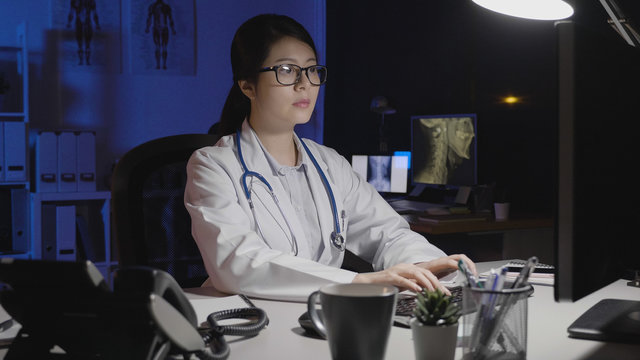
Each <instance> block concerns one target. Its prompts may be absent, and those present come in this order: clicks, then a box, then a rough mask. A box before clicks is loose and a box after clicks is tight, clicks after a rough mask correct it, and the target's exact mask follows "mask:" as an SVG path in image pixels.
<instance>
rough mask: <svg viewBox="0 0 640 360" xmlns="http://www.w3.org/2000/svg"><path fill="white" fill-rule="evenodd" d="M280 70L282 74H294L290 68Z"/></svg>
mask: <svg viewBox="0 0 640 360" xmlns="http://www.w3.org/2000/svg"><path fill="white" fill-rule="evenodd" d="M279 70H280V73H282V74H291V72H293V69H292V68H291V67H289V66H280V69H279Z"/></svg>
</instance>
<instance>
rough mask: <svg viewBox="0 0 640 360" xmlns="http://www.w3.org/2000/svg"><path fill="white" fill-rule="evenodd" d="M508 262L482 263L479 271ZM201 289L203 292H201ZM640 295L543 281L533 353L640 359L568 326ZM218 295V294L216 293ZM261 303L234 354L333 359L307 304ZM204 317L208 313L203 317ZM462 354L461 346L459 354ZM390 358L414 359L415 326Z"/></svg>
mask: <svg viewBox="0 0 640 360" xmlns="http://www.w3.org/2000/svg"><path fill="white" fill-rule="evenodd" d="M503 263H504V262H494V263H482V264H478V268H479V271H485V269H486V268H487V267H488V268H490V267H491V266H494V265H495V264H497V265H500V264H503ZM187 293H188V296H189V297H197V298H199V299H202V298H203V296H207V294H213V296H219V294H218V295H215V292H214V291H213V289H207V288H199V289H188V290H187ZM196 293H197V294H198V295H196ZM609 297H612V298H619V299H630V300H640V289H639V288H634V287H630V286H627V285H626V281H623V280H619V281H617V282H615V283H613V284H611V285H609V286H607V287H605V288H603V289H601V290H600V291H598V292H596V293H594V294H591V295H589V296H587V297H585V298H583V299H581V300H579V301H578V302H576V303H556V302H555V300H554V298H553V287H551V286H544V285H538V286H535V292H534V294H533V296H532V297H531V298H530V299H529V314H528V341H527V358H528V359H554V360H558V359H572V360H578V359H603V360H604V359H607V360H610V359H616V360H620V359H636V360H637V359H640V344H638V345H629V344H616V343H605V342H598V341H591V340H579V339H571V338H569V337H568V335H567V330H566V329H567V327H568V326H569V325H570V324H571V323H572V322H573V321H574V320H575V319H577V318H578V317H579V316H580V315H581V314H582V313H583V312H584V311H586V310H587V309H588V308H589V307H591V306H592V305H594V304H595V303H597V302H598V301H599V300H601V299H603V298H609ZM212 301H215V299H212ZM253 302H254V303H255V305H256V306H257V307H260V308H262V309H264V310H265V311H266V312H267V314H268V316H269V319H270V322H269V326H268V327H267V328H265V329H264V330H263V331H262V332H261V333H260V334H259V335H258V336H256V337H254V338H249V339H245V338H237V337H236V338H230V339H229V340H230V347H231V355H230V357H229V359H230V360H233V359H253V358H260V359H278V360H280V359H305V360H314V359H319V360H320V359H322V360H327V359H330V358H331V355H330V353H329V346H328V344H327V342H326V341H325V340H320V339H317V338H312V337H307V336H305V335H304V330H303V329H302V328H301V327H300V325H298V321H297V320H298V316H300V315H301V314H302V313H303V312H305V311H306V304H303V303H290V302H280V301H269V300H260V299H254V300H253ZM194 305H195V306H196V307H198V308H199V309H198V310H200V311H198V312H201V311H203V312H205V313H206V309H202V308H201V307H206V306H207V305H206V301H202V300H199V301H198V302H197V304H194ZM201 320H204V319H201ZM461 356H462V349H461V348H458V349H457V352H456V358H457V359H458V358H460V357H461ZM385 359H389V360H393V359H414V350H413V343H412V340H411V330H410V329H405V328H400V327H397V326H394V327H393V329H392V331H391V335H390V338H389V343H388V344H387V353H386V356H385Z"/></svg>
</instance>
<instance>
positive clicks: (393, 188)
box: [351, 155, 409, 194]
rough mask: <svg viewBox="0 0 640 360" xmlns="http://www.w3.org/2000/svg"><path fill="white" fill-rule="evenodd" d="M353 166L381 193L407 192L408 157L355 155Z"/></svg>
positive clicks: (352, 159) (352, 161)
mask: <svg viewBox="0 0 640 360" xmlns="http://www.w3.org/2000/svg"><path fill="white" fill-rule="evenodd" d="M351 166H352V167H353V170H354V171H355V172H356V173H358V174H360V175H361V176H362V177H363V178H365V179H367V182H368V183H369V184H371V185H373V187H374V188H375V189H376V190H378V192H380V193H390V194H404V193H406V192H407V181H408V172H409V157H408V156H395V155H394V156H387V155H353V156H352V157H351Z"/></svg>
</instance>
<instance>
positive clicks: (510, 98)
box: [502, 96, 521, 105]
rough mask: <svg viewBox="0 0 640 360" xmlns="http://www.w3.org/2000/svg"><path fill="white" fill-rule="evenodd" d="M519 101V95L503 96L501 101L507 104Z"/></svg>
mask: <svg viewBox="0 0 640 360" xmlns="http://www.w3.org/2000/svg"><path fill="white" fill-rule="evenodd" d="M520 101H521V99H520V98H519V97H517V96H505V97H504V98H503V99H502V102H503V103H505V104H509V105H512V104H517V103H519V102H520Z"/></svg>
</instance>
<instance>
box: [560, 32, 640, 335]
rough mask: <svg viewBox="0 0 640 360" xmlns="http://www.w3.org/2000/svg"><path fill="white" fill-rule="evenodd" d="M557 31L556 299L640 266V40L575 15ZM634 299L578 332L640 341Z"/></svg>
mask: <svg viewBox="0 0 640 360" xmlns="http://www.w3.org/2000/svg"><path fill="white" fill-rule="evenodd" d="M556 31H557V40H558V111H559V112H558V136H557V164H556V168H557V174H556V175H557V187H556V196H555V198H556V199H557V211H556V214H555V243H556V264H555V265H556V277H555V284H554V287H555V289H554V292H555V298H556V301H576V300H578V299H580V298H582V297H584V296H586V295H588V294H590V293H592V292H594V291H596V290H598V289H600V288H602V287H604V286H606V285H608V284H610V283H611V282H613V281H615V280H617V279H619V278H621V277H625V276H626V275H630V273H631V272H632V271H633V270H634V269H640V241H639V240H638V236H639V235H638V233H639V228H638V226H639V224H640V206H639V204H640V201H639V200H640V192H638V190H637V189H635V187H636V186H637V185H636V183H637V176H636V172H637V168H638V166H637V163H638V159H639V155H640V150H639V148H638V145H637V141H638V135H639V134H640V121H639V119H640V91H639V90H638V86H639V85H640V49H637V48H633V47H631V46H629V45H627V44H626V43H625V42H624V41H623V40H622V39H621V38H620V37H618V36H617V34H616V33H615V32H613V31H611V33H607V32H605V33H596V32H594V31H592V30H590V29H587V28H583V27H581V26H579V25H578V24H575V23H573V22H569V21H565V22H560V23H557V24H556ZM625 306H631V307H629V308H627V310H625V309H624V308H622V307H616V306H614V307H608V308H607V309H606V310H605V311H602V308H600V309H594V310H593V311H591V310H590V311H589V312H587V313H585V315H584V317H581V318H580V319H579V320H578V321H577V322H578V323H579V325H580V326H573V325H572V326H571V327H570V328H569V333H570V335H571V336H574V337H582V338H591V339H600V340H613V341H626V340H628V339H635V341H637V339H638V338H639V337H640V321H638V320H636V325H635V330H633V328H634V326H633V324H632V323H633V322H631V324H630V323H628V322H627V323H626V325H625V324H620V323H619V322H618V321H619V320H621V319H622V320H625V321H626V320H628V319H631V318H629V317H627V316H626V315H628V314H624V312H625V311H628V309H633V308H635V309H636V310H635V311H640V301H639V302H632V303H626V304H625ZM585 324H589V325H585ZM593 324H599V325H593ZM629 326H631V328H629ZM590 327H600V329H593V328H590ZM616 328H617V330H615V331H613V332H612V331H611V330H612V329H616ZM572 329H573V330H576V329H577V330H576V331H575V332H572ZM603 329H607V330H603ZM634 331H636V333H635V334H633V332H634Z"/></svg>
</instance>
